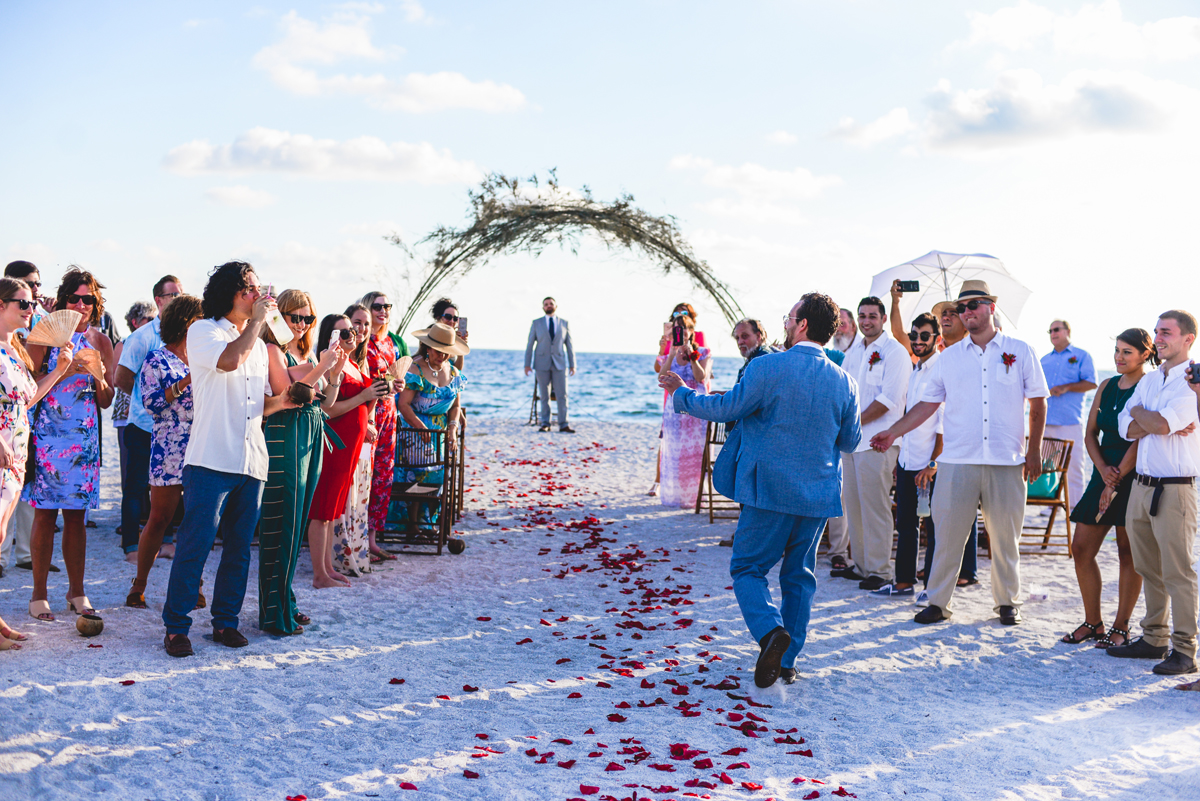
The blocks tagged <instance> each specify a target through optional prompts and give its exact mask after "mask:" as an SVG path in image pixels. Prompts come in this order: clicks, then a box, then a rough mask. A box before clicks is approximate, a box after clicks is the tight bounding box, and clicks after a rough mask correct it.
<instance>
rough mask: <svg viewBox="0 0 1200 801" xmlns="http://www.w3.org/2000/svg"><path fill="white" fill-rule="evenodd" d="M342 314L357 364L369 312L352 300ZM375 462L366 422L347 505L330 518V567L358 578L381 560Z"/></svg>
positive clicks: (364, 347)
mask: <svg viewBox="0 0 1200 801" xmlns="http://www.w3.org/2000/svg"><path fill="white" fill-rule="evenodd" d="M344 314H345V315H346V316H347V317H348V318H350V325H351V327H352V328H353V329H354V352H353V353H351V354H350V361H352V362H354V363H356V364H357V363H358V362H360V361H363V360H365V359H366V358H367V339H368V338H369V337H370V336H371V312H370V311H368V310H367V308H366V307H365V306H362V305H360V304H358V303H355V304H352V305H350V306H347V307H346V311H345V312H344ZM374 464H375V429H374V427H373V426H371V425H368V426H367V437H366V440H365V441H364V442H363V446H362V447H361V448H359V450H358V461H357V462H356V463H355V465H354V471H353V472H352V473H351V476H350V491H349V493H347V495H346V509H345V511H344V512H343V514H342V516H341V517H339V518H338V519H337V520H334V521H333V569H334V570H336V571H337V572H338V573H341V574H342V575H343V576H351V577H352V578H358V577H359V576H363V575H366V574H367V573H370V572H371V563H372V562H381V561H383V559H382V558H380V557H376V556H375V555H374V552H375V551H378V550H379V546H378V545H376V544H375V531H374V530H373V529H371V523H370V515H369V511H370V508H371V480H372V478H373V477H374V470H373V467H374ZM389 555H390V554H389Z"/></svg>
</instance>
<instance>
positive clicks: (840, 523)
mask: <svg viewBox="0 0 1200 801" xmlns="http://www.w3.org/2000/svg"><path fill="white" fill-rule="evenodd" d="M844 515H845V510H843V516H842V517H831V518H829V519H828V520H826V521H825V533H827V534H828V535H829V553H828V554H827V556H828V557H829V558H830V559H832V558H833V557H835V556H840V557H842V558H843V559H845V560H847V561H849V560H850V532H849V531H847V530H846V518H845V516H844Z"/></svg>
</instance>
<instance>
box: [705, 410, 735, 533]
mask: <svg viewBox="0 0 1200 801" xmlns="http://www.w3.org/2000/svg"><path fill="white" fill-rule="evenodd" d="M726 434H727V432H726V430H725V423H714V422H711V421H710V422H709V424H708V428H707V429H706V430H705V432H704V454H703V455H702V456H701V461H700V486H699V488H698V489H697V490H696V509H695V514H700V509H701V507H702V506H705V505H707V506H708V522H709V523H712V522H714V521H716V520H737V519H738V517H739V516H740V515H741V511H742V507H741V505H740V504H738V503H737V502H736V501H733V500H730V499H729V498H726V497H725V496H724V495H722V494H721V493H719V492H717V491H716V490H714V489H713V484H712V472H713V464H715V463H716V461H717V454H718V453H720V452H721V447H722V446H723V445H724V444H725V437H726Z"/></svg>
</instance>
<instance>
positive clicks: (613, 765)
mask: <svg viewBox="0 0 1200 801" xmlns="http://www.w3.org/2000/svg"><path fill="white" fill-rule="evenodd" d="M604 770H605V771H614V770H625V766H624V765H618V764H617V763H616V762H609V763H608V767H606V768H605V769H604Z"/></svg>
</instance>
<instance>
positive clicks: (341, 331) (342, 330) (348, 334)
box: [314, 318, 354, 340]
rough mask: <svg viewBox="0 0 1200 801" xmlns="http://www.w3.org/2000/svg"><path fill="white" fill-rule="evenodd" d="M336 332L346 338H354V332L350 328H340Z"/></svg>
mask: <svg viewBox="0 0 1200 801" xmlns="http://www.w3.org/2000/svg"><path fill="white" fill-rule="evenodd" d="M314 319H316V318H314ZM334 333H335V334H337V335H338V336H340V337H341V338H342V339H346V340H350V339H354V332H353V331H351V330H350V329H349V328H339V329H337V330H336V331H334Z"/></svg>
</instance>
